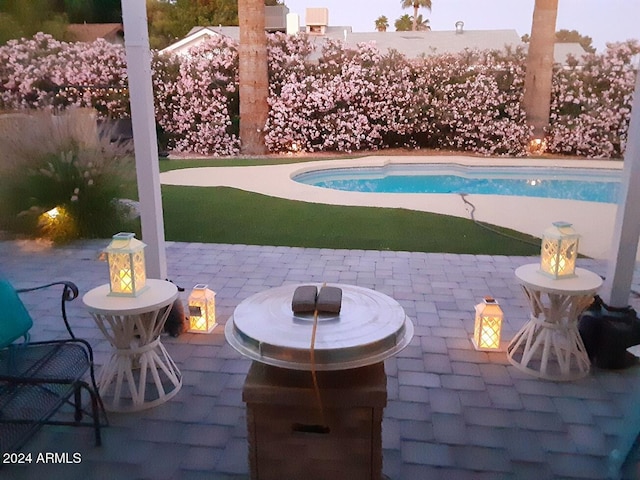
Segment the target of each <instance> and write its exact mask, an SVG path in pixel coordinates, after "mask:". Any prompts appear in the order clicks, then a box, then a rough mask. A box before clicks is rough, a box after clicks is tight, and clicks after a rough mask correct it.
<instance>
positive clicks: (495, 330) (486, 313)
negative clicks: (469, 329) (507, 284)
mask: <svg viewBox="0 0 640 480" xmlns="http://www.w3.org/2000/svg"><path fill="white" fill-rule="evenodd" d="M475 310H476V322H475V328H474V330H473V345H474V347H476V350H498V349H500V337H501V335H502V319H503V313H502V309H501V308H500V305H498V302H496V301H495V299H493V298H492V297H485V299H484V301H483V302H482V303H479V304H478V305H476V307H475Z"/></svg>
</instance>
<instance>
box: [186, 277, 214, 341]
mask: <svg viewBox="0 0 640 480" xmlns="http://www.w3.org/2000/svg"><path fill="white" fill-rule="evenodd" d="M207 287H208V285H203V284H198V285H196V286H195V287H193V290H192V291H191V294H190V295H189V332H191V333H211V330H213V327H215V326H216V294H215V292H213V291H211V290H209V289H208V288H207Z"/></svg>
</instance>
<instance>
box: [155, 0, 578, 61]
mask: <svg viewBox="0 0 640 480" xmlns="http://www.w3.org/2000/svg"><path fill="white" fill-rule="evenodd" d="M265 8H266V30H267V31H270V32H276V31H280V32H285V31H286V32H287V33H289V34H300V33H302V34H307V35H308V36H309V38H310V39H311V41H312V42H314V43H317V44H320V43H322V42H324V41H325V40H327V39H332V40H342V41H344V42H345V43H346V44H347V45H349V46H354V47H355V46H356V45H357V44H358V43H363V42H364V43H373V44H375V45H376V47H377V48H378V49H379V50H380V51H382V52H387V51H389V50H396V51H398V52H399V53H401V54H403V55H405V56H406V57H407V58H410V59H411V58H420V57H422V56H425V55H426V56H428V55H441V54H446V53H458V52H463V51H465V50H476V49H477V50H503V49H506V48H516V47H519V46H525V47H526V46H527V44H526V43H523V42H522V40H521V37H520V35H519V34H518V32H516V30H466V29H465V28H464V22H457V23H456V25H454V29H453V30H441V31H433V30H427V31H416V32H414V31H409V32H388V31H387V32H377V31H374V32H353V31H352V28H351V27H349V26H331V25H330V24H329V11H328V9H326V8H308V9H307V10H306V16H305V25H303V26H301V25H300V19H299V16H298V15H297V14H295V13H289V9H288V8H287V7H286V6H284V5H278V6H275V7H265ZM212 35H223V36H227V37H229V38H232V39H234V40H236V41H238V40H239V39H240V28H239V27H237V26H231V27H225V26H218V27H212V26H208V27H194V28H193V29H192V30H191V31H190V32H189V33H188V34H187V36H186V37H185V38H183V39H182V40H179V41H178V42H176V43H174V44H172V45H169V46H168V47H166V48H165V49H163V50H161V53H175V54H181V55H184V54H187V52H188V51H189V49H190V48H191V47H193V46H195V45H197V44H199V43H200V42H202V41H204V40H205V39H206V38H208V37H210V36H212ZM585 53H586V52H585V50H584V49H583V48H582V46H581V45H580V44H579V43H557V44H556V46H555V61H556V63H560V64H562V65H565V64H566V59H567V56H568V55H570V54H571V55H573V56H574V57H576V58H577V59H579V58H580V57H581V56H582V55H584V54H585ZM316 55H320V53H319V52H318V53H316Z"/></svg>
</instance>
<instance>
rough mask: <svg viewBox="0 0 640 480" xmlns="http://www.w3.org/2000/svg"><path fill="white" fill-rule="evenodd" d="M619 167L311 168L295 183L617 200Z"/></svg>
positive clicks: (357, 188)
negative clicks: (606, 168) (607, 168)
mask: <svg viewBox="0 0 640 480" xmlns="http://www.w3.org/2000/svg"><path fill="white" fill-rule="evenodd" d="M621 177H622V172H621V171H620V170H601V169H580V168H559V167H558V168H541V167H508V168H505V167H466V166H462V165H450V164H447V165H433V164H430V165H402V164H401V165H398V164H395V165H389V166H384V167H368V168H340V169H329V170H315V171H312V172H306V173H303V174H300V175H296V176H295V177H294V178H293V179H294V180H295V181H297V182H300V183H304V184H307V185H313V186H316V187H322V188H330V189H334V190H346V191H350V192H377V193H455V194H477V195H512V196H519V197H543V198H559V199H570V200H582V201H588V202H601V203H617V201H618V195H619V190H620V180H621Z"/></svg>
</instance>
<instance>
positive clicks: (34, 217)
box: [0, 110, 135, 241]
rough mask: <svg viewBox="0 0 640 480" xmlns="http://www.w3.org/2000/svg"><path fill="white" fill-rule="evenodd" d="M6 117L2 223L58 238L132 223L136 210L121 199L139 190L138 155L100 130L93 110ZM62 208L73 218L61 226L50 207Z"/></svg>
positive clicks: (0, 147)
mask: <svg viewBox="0 0 640 480" xmlns="http://www.w3.org/2000/svg"><path fill="white" fill-rule="evenodd" d="M7 117H8V118H7ZM0 122H1V123H0V130H1V131H2V135H0V175H1V176H2V179H3V182H2V184H1V185H0V228H3V229H6V230H9V231H14V232H19V233H25V234H29V235H40V234H44V235H47V236H49V237H50V238H52V239H53V240H55V241H66V240H71V239H73V238H88V237H102V238H103V237H106V236H110V235H112V234H113V233H114V232H118V231H120V230H123V229H125V226H126V218H127V215H128V214H129V213H130V212H129V211H128V208H127V207H126V206H125V205H124V204H123V203H121V202H120V201H119V199H121V198H125V197H131V196H132V195H135V186H134V185H135V178H134V176H135V169H134V167H133V162H132V158H131V157H130V155H129V154H127V153H126V151H125V150H122V151H121V150H119V147H117V146H115V145H113V144H111V143H109V140H108V138H109V137H110V135H109V134H108V133H106V134H102V135H101V134H100V133H99V132H98V130H97V128H96V126H95V125H96V124H95V117H94V116H93V114H91V113H90V112H89V113H87V112H86V111H84V112H82V111H76V110H71V111H68V112H67V113H66V114H63V115H57V116H53V115H51V114H49V113H46V112H41V113H36V114H32V115H10V116H7V115H5V116H1V117H0ZM56 208H57V210H54V212H56V214H58V215H62V217H63V218H67V221H66V223H64V224H60V225H59V229H58V230H56V228H55V227H56V224H55V222H54V221H52V220H51V218H52V216H51V215H49V216H47V215H43V214H45V213H46V212H49V211H51V210H52V209H56ZM60 221H61V220H60ZM60 221H59V222H60ZM129 228H130V227H129Z"/></svg>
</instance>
